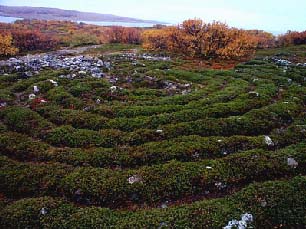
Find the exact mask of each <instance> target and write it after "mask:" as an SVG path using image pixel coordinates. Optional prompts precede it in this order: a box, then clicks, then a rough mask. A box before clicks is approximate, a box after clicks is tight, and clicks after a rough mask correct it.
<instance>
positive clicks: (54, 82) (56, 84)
mask: <svg viewBox="0 0 306 229" xmlns="http://www.w3.org/2000/svg"><path fill="white" fill-rule="evenodd" d="M49 82H50V83H52V84H53V86H54V87H57V86H58V83H57V82H56V81H54V80H49Z"/></svg>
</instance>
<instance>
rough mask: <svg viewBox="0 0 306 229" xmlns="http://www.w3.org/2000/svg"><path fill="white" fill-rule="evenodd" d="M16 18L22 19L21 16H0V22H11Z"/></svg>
mask: <svg viewBox="0 0 306 229" xmlns="http://www.w3.org/2000/svg"><path fill="white" fill-rule="evenodd" d="M17 20H22V18H18V17H3V16H0V22H5V23H13V22H14V21H17Z"/></svg>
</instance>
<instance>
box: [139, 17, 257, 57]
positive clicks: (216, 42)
mask: <svg viewBox="0 0 306 229" xmlns="http://www.w3.org/2000/svg"><path fill="white" fill-rule="evenodd" d="M142 38H143V47H144V48H145V49H151V50H165V51H168V52H172V53H179V54H184V55H187V56H191V57H200V58H216V57H217V58H223V59H233V58H241V57H247V56H250V55H252V54H253V53H254V51H255V48H256V47H257V44H258V39H257V37H256V36H254V35H253V34H251V33H248V32H247V31H245V30H240V29H236V28H230V27H229V26H228V25H226V24H224V23H221V22H212V23H204V22H203V21H202V20H199V19H194V20H186V21H184V22H183V23H182V24H180V25H178V26H176V27H174V26H173V27H166V28H162V29H153V30H147V31H145V32H144V33H143V37H142Z"/></svg>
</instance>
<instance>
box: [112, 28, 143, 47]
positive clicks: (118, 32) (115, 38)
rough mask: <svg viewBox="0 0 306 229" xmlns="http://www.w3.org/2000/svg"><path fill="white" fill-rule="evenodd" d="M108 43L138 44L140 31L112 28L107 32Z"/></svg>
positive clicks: (136, 29)
mask: <svg viewBox="0 0 306 229" xmlns="http://www.w3.org/2000/svg"><path fill="white" fill-rule="evenodd" d="M108 37H109V42H110V43H126V44H140V37H141V30H140V29H138V28H128V27H122V26H113V27H111V28H110V29H109V31H108Z"/></svg>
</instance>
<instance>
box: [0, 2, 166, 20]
mask: <svg viewBox="0 0 306 229" xmlns="http://www.w3.org/2000/svg"><path fill="white" fill-rule="evenodd" d="M0 16H6V17H17V18H24V19H40V20H69V21H101V22H104V21H105V22H127V23H150V24H166V23H164V22H159V21H153V20H142V19H137V18H129V17H121V16H116V15H112V14H100V13H90V12H80V11H76V10H63V9H57V8H47V7H28V6H3V5H0Z"/></svg>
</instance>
